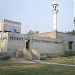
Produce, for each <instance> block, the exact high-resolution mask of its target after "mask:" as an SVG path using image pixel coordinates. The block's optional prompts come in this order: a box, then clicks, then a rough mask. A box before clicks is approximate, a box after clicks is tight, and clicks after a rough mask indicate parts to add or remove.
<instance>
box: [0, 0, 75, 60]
mask: <svg viewBox="0 0 75 75" xmlns="http://www.w3.org/2000/svg"><path fill="white" fill-rule="evenodd" d="M57 6H58V4H57V3H56V0H53V3H52V14H53V31H52V32H45V33H39V34H37V35H26V34H21V23H20V22H15V21H11V20H7V19H4V20H0V57H4V56H10V57H12V58H26V59H29V60H39V59H40V58H41V57H59V56H72V55H75V36H73V35H71V34H66V33H62V32H59V31H57V13H58V10H57Z"/></svg>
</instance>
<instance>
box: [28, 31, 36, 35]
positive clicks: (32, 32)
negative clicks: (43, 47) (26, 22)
mask: <svg viewBox="0 0 75 75" xmlns="http://www.w3.org/2000/svg"><path fill="white" fill-rule="evenodd" d="M27 34H28V35H33V34H35V33H34V31H32V30H29V32H28V33H27Z"/></svg>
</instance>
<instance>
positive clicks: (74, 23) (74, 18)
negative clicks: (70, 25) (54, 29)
mask: <svg viewBox="0 0 75 75" xmlns="http://www.w3.org/2000/svg"><path fill="white" fill-rule="evenodd" d="M74 27H75V17H74Z"/></svg>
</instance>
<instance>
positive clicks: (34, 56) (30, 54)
mask: <svg viewBox="0 0 75 75" xmlns="http://www.w3.org/2000/svg"><path fill="white" fill-rule="evenodd" d="M23 53H24V57H25V58H26V59H27V60H40V54H39V53H38V52H36V51H35V50H34V49H32V50H31V51H30V50H28V49H24V50H23Z"/></svg>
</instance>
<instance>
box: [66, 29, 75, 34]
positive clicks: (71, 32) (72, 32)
mask: <svg viewBox="0 0 75 75" xmlns="http://www.w3.org/2000/svg"><path fill="white" fill-rule="evenodd" d="M67 33H68V34H72V35H75V30H72V31H69V32H67Z"/></svg>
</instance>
